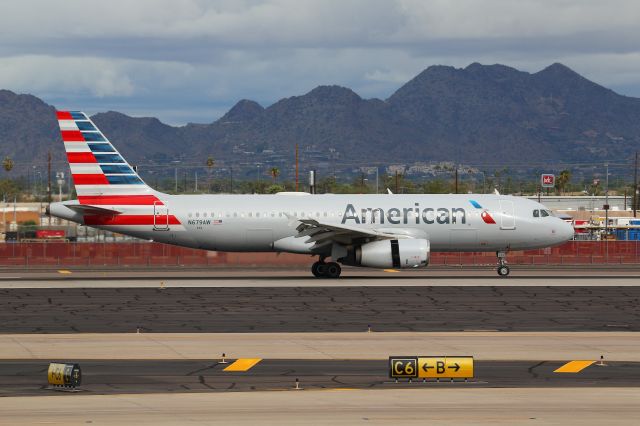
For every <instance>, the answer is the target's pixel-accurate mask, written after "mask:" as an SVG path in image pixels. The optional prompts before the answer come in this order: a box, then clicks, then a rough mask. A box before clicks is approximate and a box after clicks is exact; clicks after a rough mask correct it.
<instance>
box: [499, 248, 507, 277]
mask: <svg viewBox="0 0 640 426" xmlns="http://www.w3.org/2000/svg"><path fill="white" fill-rule="evenodd" d="M496 256H498V275H500V276H501V277H506V276H507V275H509V267H508V266H507V252H506V251H498V252H496Z"/></svg>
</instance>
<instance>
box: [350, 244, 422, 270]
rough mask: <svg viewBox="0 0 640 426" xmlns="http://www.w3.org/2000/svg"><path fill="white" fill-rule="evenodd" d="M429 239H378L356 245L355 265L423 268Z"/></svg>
mask: <svg viewBox="0 0 640 426" xmlns="http://www.w3.org/2000/svg"><path fill="white" fill-rule="evenodd" d="M429 251H430V244H429V240H425V239H420V238H403V239H400V240H380V241H373V242H370V243H366V244H363V245H362V246H360V247H356V249H355V252H354V255H355V256H354V258H353V262H354V265H355V266H366V267H369V268H424V267H426V266H427V265H428V264H429Z"/></svg>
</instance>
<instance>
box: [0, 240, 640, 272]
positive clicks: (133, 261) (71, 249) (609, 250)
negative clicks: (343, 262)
mask: <svg viewBox="0 0 640 426" xmlns="http://www.w3.org/2000/svg"><path fill="white" fill-rule="evenodd" d="M312 259H313V258H312V257H311V256H304V255H295V254H286V253H283V254H280V255H277V254H275V253H223V252H208V251H203V250H195V249H188V248H183V247H176V246H170V245H165V244H158V243H145V242H135V243H67V242H56V241H48V242H30V243H5V244H0V267H4V268H40V267H43V268H46V267H49V268H51V267H69V268H73V267H133V268H145V267H153V268H162V267H182V266H185V267H225V266H230V267H233V266H240V265H243V266H251V265H254V266H262V267H270V266H275V267H277V266H301V267H302V266H308V265H309V264H310V263H311V262H312ZM507 260H508V262H509V263H510V264H511V265H614V264H618V265H619V264H638V265H640V241H570V242H568V243H566V244H564V245H562V246H558V247H554V248H548V249H540V250H529V251H514V252H511V253H509V255H508V256H507ZM495 263H496V256H495V253H432V255H431V259H430V264H431V265H451V266H455V265H467V266H473V265H478V266H480V265H495Z"/></svg>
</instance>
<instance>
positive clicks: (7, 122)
mask: <svg viewBox="0 0 640 426" xmlns="http://www.w3.org/2000/svg"><path fill="white" fill-rule="evenodd" d="M93 119H94V120H95V122H96V124H97V125H98V126H99V127H100V128H101V129H102V130H103V131H104V132H105V133H106V134H107V136H108V137H109V138H110V139H111V140H112V141H113V142H114V143H115V144H116V146H117V147H118V149H119V150H121V151H122V152H123V154H124V155H125V156H127V157H128V158H130V159H131V161H132V162H133V163H147V162H156V163H162V164H167V163H169V162H170V161H172V160H181V161H185V162H191V163H198V162H200V161H201V160H202V158H206V157H207V156H209V155H212V156H214V157H215V158H216V159H222V160H224V159H231V158H233V161H234V162H237V163H244V164H246V165H247V167H250V165H251V164H254V163H255V162H265V163H267V164H269V163H270V162H274V163H277V162H278V161H280V162H281V164H283V165H287V164H290V162H291V159H292V157H293V146H294V145H295V144H296V143H298V144H299V145H300V148H301V151H302V155H303V159H304V160H305V161H307V163H309V164H313V165H315V164H316V163H318V164H320V163H324V164H327V163H328V162H329V161H332V160H331V158H335V155H336V154H335V152H338V153H339V159H340V161H342V162H344V163H349V164H361V165H367V164H389V163H394V162H421V161H422V162H429V161H443V160H452V161H458V162H464V163H470V164H482V163H490V164H507V163H511V164H514V163H517V164H523V163H527V162H529V161H538V162H541V161H563V162H569V163H571V162H579V161H589V162H599V161H604V160H626V159H628V158H629V157H630V156H631V155H632V153H633V152H634V151H636V150H638V149H639V148H640V99H637V98H631V97H625V96H622V95H619V94H617V93H615V92H613V91H611V90H609V89H606V88H604V87H602V86H600V85H598V84H596V83H593V82H591V81H589V80H587V79H586V78H584V77H582V76H580V75H579V74H578V73H576V72H574V71H573V70H571V69H569V68H568V67H566V66H564V65H562V64H553V65H551V66H549V67H547V68H545V69H543V70H542V71H539V72H537V73H533V74H531V73H527V72H522V71H518V70H516V69H514V68H510V67H507V66H504V65H481V64H477V63H473V64H471V65H469V66H467V67H466V68H463V69H458V68H453V67H449V66H431V67H429V68H427V69H426V70H424V71H423V72H421V73H420V74H418V75H417V76H416V77H415V78H413V79H412V80H411V81H409V82H407V83H406V84H405V85H403V86H402V87H400V88H399V89H398V90H397V91H396V92H395V93H393V94H392V95H391V96H390V97H389V98H388V99H386V100H380V99H362V98H361V97H360V96H358V95H357V94H356V93H354V92H353V91H352V90H350V89H348V88H345V87H340V86H319V87H317V88H315V89H313V90H312V91H310V92H309V93H306V94H304V95H302V96H293V97H289V98H285V99H281V100H280V101H278V102H276V103H274V104H273V105H271V106H269V107H267V108H263V107H262V106H261V105H259V104H258V103H256V102H254V101H251V100H246V99H245V100H241V101H239V102H238V103H237V104H236V105H235V106H234V107H233V108H231V109H230V110H229V111H228V112H227V113H226V114H225V115H224V116H223V117H222V118H220V119H219V120H216V121H215V122H213V123H210V124H188V125H186V126H182V127H173V126H168V125H166V124H163V123H161V122H160V121H159V120H157V119H155V118H133V117H129V116H126V115H124V114H121V113H118V112H106V113H100V114H97V115H95V116H94V117H93ZM59 142H60V139H59V136H58V131H57V126H56V123H55V115H54V108H53V107H52V106H49V105H47V104H45V103H44V102H42V101H41V100H39V99H38V98H36V97H34V96H31V95H17V94H15V93H13V92H9V91H6V90H3V91H0V156H2V157H4V156H10V157H12V158H13V159H14V160H16V161H19V162H28V161H32V160H33V159H36V160H41V159H44V158H45V157H46V151H47V150H48V149H53V150H54V154H55V155H56V158H62V154H63V153H62V144H61V143H59Z"/></svg>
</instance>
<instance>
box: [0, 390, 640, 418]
mask: <svg viewBox="0 0 640 426" xmlns="http://www.w3.org/2000/svg"><path fill="white" fill-rule="evenodd" d="M0 412H1V413H2V416H0V425H11V426H13V425H16V424H59V425H70V424H72V425H79V424H99V425H118V426H120V425H123V424H136V425H180V426H184V425H229V424H234V425H256V424H274V425H319V424H322V425H332V426H337V425H354V424H375V425H379V424H403V425H406V424H411V425H424V424H438V425H460V424H474V425H479V424H481V425H495V424H505V425H514V424H546V425H548V424H554V425H569V424H580V425H597V426H600V425H632V424H636V423H637V420H638V418H639V417H640V405H639V404H638V390H637V389H635V388H622V387H618V388H615V387H610V388H600V387H583V388H577V387H575V388H504V389H500V388H492V389H486V388H484V389H473V388H468V387H467V388H463V387H459V388H454V389H449V390H447V391H446V392H444V391H442V390H441V388H438V387H431V388H428V387H422V388H418V387H416V388H411V389H406V388H405V389H388V390H384V391H379V390H375V389H370V390H347V389H345V390H337V389H336V390H326V391H322V390H321V391H311V390H304V391H293V390H292V391H285V392H260V391H255V392H199V393H163V394H156V393H154V394H121V395H88V394H82V393H80V394H76V395H68V396H67V397H64V398H60V397H57V396H29V397H6V398H0Z"/></svg>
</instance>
